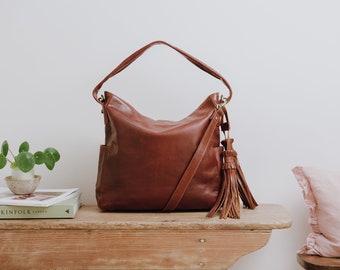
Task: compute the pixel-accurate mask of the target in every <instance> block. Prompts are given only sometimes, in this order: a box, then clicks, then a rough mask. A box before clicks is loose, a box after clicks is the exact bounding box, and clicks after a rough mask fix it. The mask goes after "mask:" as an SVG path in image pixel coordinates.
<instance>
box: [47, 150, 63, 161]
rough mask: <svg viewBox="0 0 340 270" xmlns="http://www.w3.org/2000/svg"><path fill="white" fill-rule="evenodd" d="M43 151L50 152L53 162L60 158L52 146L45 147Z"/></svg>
mask: <svg viewBox="0 0 340 270" xmlns="http://www.w3.org/2000/svg"><path fill="white" fill-rule="evenodd" d="M44 153H45V154H47V153H49V154H51V155H52V157H53V159H54V161H55V162H57V161H58V160H59V159H60V154H59V152H58V150H57V149H55V148H53V147H48V148H46V149H45V151H44Z"/></svg>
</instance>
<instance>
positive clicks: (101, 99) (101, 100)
mask: <svg viewBox="0 0 340 270" xmlns="http://www.w3.org/2000/svg"><path fill="white" fill-rule="evenodd" d="M98 100H99V101H100V102H101V103H104V101H105V98H104V95H101V96H100V97H99V98H98Z"/></svg>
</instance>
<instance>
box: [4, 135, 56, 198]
mask: <svg viewBox="0 0 340 270" xmlns="http://www.w3.org/2000/svg"><path fill="white" fill-rule="evenodd" d="M8 154H10V155H11V156H12V158H11V159H10V158H9V157H8ZM59 159H60V154H59V152H58V151H57V150H56V149H55V148H53V147H48V148H46V149H45V150H44V151H37V152H35V153H34V154H33V153H32V152H30V146H29V143H28V142H27V141H24V142H23V143H21V144H20V146H19V150H18V154H17V155H14V153H13V152H12V151H11V150H10V148H9V145H8V142H7V141H4V142H3V143H2V145H1V152H0V169H2V168H4V167H5V166H6V164H7V163H9V164H10V167H11V169H12V175H11V176H7V177H6V178H5V180H6V182H7V185H8V188H9V189H10V190H11V191H12V192H13V193H15V194H31V193H33V192H34V191H35V189H36V188H37V186H38V185H39V183H40V179H41V177H40V175H35V174H34V166H35V165H41V164H45V165H46V167H47V168H48V169H49V170H53V168H54V166H55V163H56V162H58V161H59Z"/></svg>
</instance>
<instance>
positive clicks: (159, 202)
mask: <svg viewBox="0 0 340 270" xmlns="http://www.w3.org/2000/svg"><path fill="white" fill-rule="evenodd" d="M156 44H161V45H166V46H168V47H170V48H172V49H173V50H175V51H177V52H178V53H180V54H181V55H183V56H184V57H185V58H186V59H187V60H189V61H190V62H191V63H193V64H194V65H195V66H197V67H198V68H200V69H201V70H203V71H205V72H207V73H208V74H210V75H211V76H213V77H215V78H217V79H219V80H221V81H222V83H223V84H224V85H225V87H226V88H227V90H228V91H227V96H226V97H224V96H223V95H220V94H219V93H212V94H211V95H209V96H208V97H207V98H206V99H205V100H204V101H203V102H202V104H201V105H200V106H199V107H198V108H197V109H196V110H194V111H193V112H192V113H191V114H190V115H189V116H187V117H185V118H184V119H182V120H180V121H167V120H153V119H151V118H149V117H147V116H144V115H142V114H141V113H139V112H138V111H137V110H136V109H135V108H134V107H133V106H132V105H131V104H129V103H128V102H126V101H124V100H123V99H121V98H119V97H118V96H116V95H115V94H113V93H111V92H109V91H105V92H104V93H103V94H102V95H99V90H100V89H101V87H102V85H103V84H104V83H105V82H106V81H107V80H109V79H110V78H112V77H113V76H115V75H116V74H118V73H119V72H121V71H123V70H124V69H125V68H127V67H128V66H129V65H130V64H131V63H133V62H134V61H135V60H136V59H137V58H138V57H140V56H141V55H142V54H143V53H144V52H145V51H146V50H148V49H149V48H150V47H152V46H154V45H156ZM138 92H139V91H138ZM92 95H93V97H94V99H95V100H96V101H97V102H98V103H99V104H100V105H101V108H102V113H103V116H104V125H105V144H103V145H101V146H100V151H99V162H98V175H97V182H96V199H97V204H98V207H99V208H100V209H102V210H103V211H165V212H170V211H206V210H209V212H208V214H207V216H208V217H212V216H214V215H215V213H217V212H219V213H220V217H221V218H226V217H231V218H239V217H240V198H241V199H242V201H243V205H244V207H247V208H251V209H253V208H255V207H256V206H257V203H256V201H255V199H254V198H253V195H252V194H251V192H250V190H249V187H248V185H247V183H246V180H245V178H244V175H243V173H242V170H241V168H240V165H239V163H238V160H237V153H236V152H235V150H234V149H233V147H232V142H233V139H232V138H230V137H229V129H230V124H229V120H228V115H227V109H226V105H227V103H228V102H229V101H230V100H231V97H232V89H231V87H230V85H229V83H228V82H227V81H226V80H225V79H224V78H223V77H222V76H221V75H220V74H219V73H218V72H217V71H215V70H213V69H212V68H211V67H209V66H208V65H206V64H204V63H203V62H201V61H200V60H198V59H197V58H195V57H193V56H191V55H190V54H188V53H186V52H184V51H183V50H181V49H179V48H177V47H175V46H173V45H171V44H169V43H167V42H164V41H154V42H151V43H149V44H147V45H146V46H144V47H143V48H141V49H139V50H137V51H136V52H134V53H133V54H131V55H130V56H129V57H127V58H126V59H125V60H124V61H123V62H121V63H120V64H119V65H118V66H117V67H116V68H115V69H114V70H113V71H112V72H111V73H109V74H108V75H107V76H106V77H105V78H104V79H103V80H102V81H101V82H100V83H99V84H98V85H97V86H96V87H95V88H94V89H93V92H92ZM222 134H224V139H223V140H222V142H221V139H220V136H221V135H222Z"/></svg>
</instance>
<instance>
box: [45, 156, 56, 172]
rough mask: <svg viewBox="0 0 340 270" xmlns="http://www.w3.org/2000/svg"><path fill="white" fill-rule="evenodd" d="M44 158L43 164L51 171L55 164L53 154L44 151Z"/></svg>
mask: <svg viewBox="0 0 340 270" xmlns="http://www.w3.org/2000/svg"><path fill="white" fill-rule="evenodd" d="M45 158H46V160H45V165H46V167H47V169H49V170H51V171H52V170H53V168H54V165H55V160H54V157H53V155H52V154H51V153H50V152H45Z"/></svg>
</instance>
